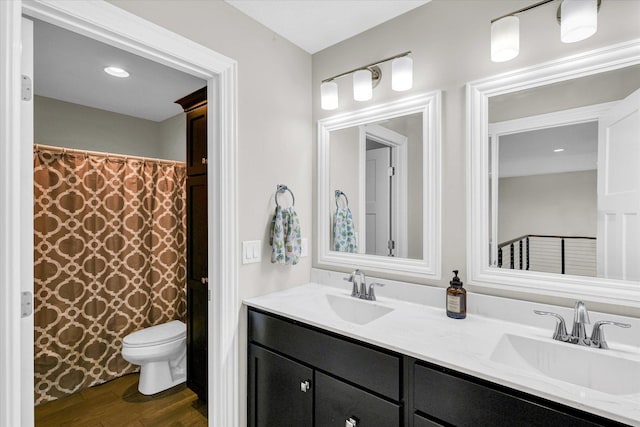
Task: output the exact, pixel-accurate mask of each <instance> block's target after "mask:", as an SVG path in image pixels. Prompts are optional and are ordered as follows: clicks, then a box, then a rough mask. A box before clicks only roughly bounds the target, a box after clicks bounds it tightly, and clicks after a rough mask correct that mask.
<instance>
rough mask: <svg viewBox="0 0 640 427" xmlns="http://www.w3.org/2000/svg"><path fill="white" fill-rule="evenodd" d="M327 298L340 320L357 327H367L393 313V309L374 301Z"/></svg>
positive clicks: (334, 296)
mask: <svg viewBox="0 0 640 427" xmlns="http://www.w3.org/2000/svg"><path fill="white" fill-rule="evenodd" d="M326 297H327V301H328V302H329V307H331V310H333V312H334V313H335V314H337V315H338V317H339V318H341V319H342V320H346V321H347V322H351V323H355V324H357V325H365V324H367V323H369V322H372V321H374V320H376V319H379V318H381V317H382V316H384V315H385V314H388V313H390V312H392V311H393V308H390V307H385V306H384V305H380V304H376V303H375V302H373V301H363V300H359V299H356V298H352V297H342V296H338V295H326Z"/></svg>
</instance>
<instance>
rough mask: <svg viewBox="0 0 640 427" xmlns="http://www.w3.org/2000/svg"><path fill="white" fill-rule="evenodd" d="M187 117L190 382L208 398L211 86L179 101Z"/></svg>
mask: <svg viewBox="0 0 640 427" xmlns="http://www.w3.org/2000/svg"><path fill="white" fill-rule="evenodd" d="M176 102H177V103H178V104H180V105H181V106H182V108H183V109H184V110H185V112H186V116H187V117H186V119H187V135H186V137H187V185H186V187H187V188H186V192H187V197H186V201H187V209H186V213H187V214H186V220H187V386H188V387H189V388H190V389H191V390H193V391H194V392H196V394H197V395H198V397H199V398H200V399H202V400H204V401H206V400H207V378H208V375H207V365H208V361H209V358H208V355H207V346H208V325H207V324H208V315H207V313H208V303H209V294H208V277H207V276H208V273H207V271H208V270H207V268H208V265H207V264H208V263H207V160H206V158H207V88H206V87H204V88H202V89H200V90H198V91H196V92H194V93H192V94H190V95H187V96H185V97H184V98H182V99H180V100H178V101H176Z"/></svg>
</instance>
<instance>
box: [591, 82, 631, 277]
mask: <svg viewBox="0 0 640 427" xmlns="http://www.w3.org/2000/svg"><path fill="white" fill-rule="evenodd" d="M597 252H598V276H599V277H606V278H611V279H622V280H640V262H638V260H640V90H637V91H635V92H634V93H632V94H631V95H629V96H628V97H627V98H626V99H624V100H623V101H621V102H620V103H619V104H617V105H616V106H615V107H613V108H612V109H611V111H610V112H609V113H608V114H607V115H606V116H605V117H603V118H601V119H600V121H599V122H598V239H597Z"/></svg>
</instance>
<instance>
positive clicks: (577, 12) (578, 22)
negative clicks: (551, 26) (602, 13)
mask: <svg viewBox="0 0 640 427" xmlns="http://www.w3.org/2000/svg"><path fill="white" fill-rule="evenodd" d="M597 30H598V0H564V1H563V2H562V4H561V5H560V40H562V42H563V43H573V42H579V41H580V40H584V39H586V38H589V37H591V36H592V35H594V34H595V32H596V31H597Z"/></svg>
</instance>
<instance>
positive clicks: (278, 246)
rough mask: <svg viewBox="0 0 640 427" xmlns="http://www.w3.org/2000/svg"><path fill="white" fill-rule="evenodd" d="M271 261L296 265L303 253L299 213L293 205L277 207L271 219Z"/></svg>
mask: <svg viewBox="0 0 640 427" xmlns="http://www.w3.org/2000/svg"><path fill="white" fill-rule="evenodd" d="M269 243H270V244H271V262H272V263H274V264H276V263H277V264H290V265H296V264H297V263H298V260H299V259H300V254H301V253H302V236H301V235H300V222H299V221H298V214H297V213H296V211H295V210H294V209H293V207H289V208H283V207H282V206H277V207H276V213H275V215H274V216H273V219H272V220H271V237H270V239H269Z"/></svg>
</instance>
